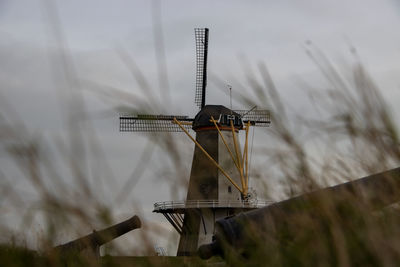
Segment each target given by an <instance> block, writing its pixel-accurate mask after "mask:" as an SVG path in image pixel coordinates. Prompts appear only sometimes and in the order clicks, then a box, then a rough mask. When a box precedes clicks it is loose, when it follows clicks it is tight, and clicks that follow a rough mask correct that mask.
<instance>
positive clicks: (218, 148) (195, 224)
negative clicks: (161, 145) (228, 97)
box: [120, 28, 270, 256]
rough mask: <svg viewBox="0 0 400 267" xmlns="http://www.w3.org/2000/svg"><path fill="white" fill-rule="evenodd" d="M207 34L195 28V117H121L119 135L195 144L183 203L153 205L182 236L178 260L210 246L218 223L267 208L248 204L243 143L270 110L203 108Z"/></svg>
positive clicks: (267, 118)
mask: <svg viewBox="0 0 400 267" xmlns="http://www.w3.org/2000/svg"><path fill="white" fill-rule="evenodd" d="M208 32H209V30H208V29H207V28H196V29H195V40H196V67H197V70H196V93H195V103H196V105H197V106H198V107H199V109H200V110H199V112H198V113H197V114H196V116H195V117H194V118H190V117H189V116H174V115H165V114H161V115H132V114H124V115H121V116H120V131H121V132H183V133H185V134H186V135H187V136H188V137H189V138H190V139H191V140H192V141H193V142H194V144H195V149H194V154H193V162H192V168H191V173H190V180H189V186H188V191H187V196H186V200H185V201H168V202H159V203H155V204H154V212H157V213H161V214H163V215H164V216H165V218H166V219H167V220H168V221H169V222H170V223H171V225H172V226H173V227H174V228H175V229H176V231H177V232H178V233H179V234H180V241H179V246H178V252H177V254H178V256H187V255H193V254H194V253H196V251H197V248H198V247H199V246H200V245H202V244H206V243H210V242H211V238H212V235H213V233H214V223H215V221H216V220H217V219H219V218H224V217H226V216H229V215H233V214H236V213H238V212H240V211H243V210H248V209H255V208H258V207H260V206H263V205H266V203H265V202H261V201H254V199H251V195H252V194H251V193H249V182H248V180H249V179H248V178H249V165H248V156H249V155H248V152H247V150H248V141H247V140H248V133H249V129H250V127H251V126H261V127H267V126H269V124H270V115H269V111H267V110H256V109H255V108H253V109H251V110H232V109H229V108H227V107H224V106H222V105H206V86H207V54H208ZM191 130H193V131H194V132H195V133H196V137H195V138H194V137H192V135H191V134H190V132H189V131H191ZM240 130H244V131H245V135H246V139H245V145H244V149H243V153H241V151H240V148H239V141H238V133H239V131H240Z"/></svg>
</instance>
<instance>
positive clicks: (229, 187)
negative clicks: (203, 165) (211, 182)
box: [228, 185, 232, 193]
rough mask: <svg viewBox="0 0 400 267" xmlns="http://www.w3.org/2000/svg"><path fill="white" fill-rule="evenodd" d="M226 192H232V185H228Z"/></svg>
mask: <svg viewBox="0 0 400 267" xmlns="http://www.w3.org/2000/svg"><path fill="white" fill-rule="evenodd" d="M228 193H232V187H231V186H230V185H228Z"/></svg>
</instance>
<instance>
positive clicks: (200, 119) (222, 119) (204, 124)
mask: <svg viewBox="0 0 400 267" xmlns="http://www.w3.org/2000/svg"><path fill="white" fill-rule="evenodd" d="M211 117H213V118H214V119H215V120H216V121H218V120H219V125H221V126H229V127H230V121H229V118H231V119H233V121H234V127H235V128H236V129H242V128H243V122H242V120H241V118H240V114H238V113H236V112H234V111H232V110H230V109H229V108H227V107H224V106H222V105H207V106H205V107H204V108H202V109H201V110H200V112H199V113H197V115H196V117H194V121H193V130H195V131H196V130H201V129H207V128H209V127H210V129H212V128H213V127H214V123H213V122H212V121H211Z"/></svg>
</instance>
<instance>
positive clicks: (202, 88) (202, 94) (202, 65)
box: [194, 28, 208, 109]
mask: <svg viewBox="0 0 400 267" xmlns="http://www.w3.org/2000/svg"><path fill="white" fill-rule="evenodd" d="M194 33H195V38H196V95H195V99H194V102H195V103H196V105H197V106H198V107H199V108H200V109H201V108H203V107H204V106H205V104H206V86H207V54H208V29H207V28H196V29H194Z"/></svg>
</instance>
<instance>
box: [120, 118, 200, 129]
mask: <svg viewBox="0 0 400 267" xmlns="http://www.w3.org/2000/svg"><path fill="white" fill-rule="evenodd" d="M174 118H176V119H177V120H179V121H182V122H186V123H185V124H183V126H184V127H185V128H187V129H188V130H189V129H191V128H192V124H191V122H192V121H193V119H190V118H189V117H188V116H174V115H136V116H130V115H120V117H119V131H120V132H182V130H181V128H179V126H178V125H177V124H175V123H174Z"/></svg>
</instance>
